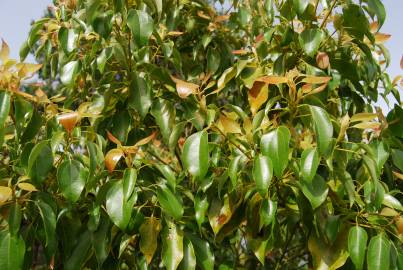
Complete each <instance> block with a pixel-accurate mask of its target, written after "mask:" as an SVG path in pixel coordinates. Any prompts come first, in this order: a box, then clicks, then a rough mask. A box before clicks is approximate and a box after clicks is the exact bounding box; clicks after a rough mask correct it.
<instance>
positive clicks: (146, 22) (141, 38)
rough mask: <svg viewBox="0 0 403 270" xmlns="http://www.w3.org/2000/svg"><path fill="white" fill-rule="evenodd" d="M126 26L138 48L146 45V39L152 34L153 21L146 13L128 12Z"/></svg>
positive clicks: (138, 11)
mask: <svg viewBox="0 0 403 270" xmlns="http://www.w3.org/2000/svg"><path fill="white" fill-rule="evenodd" d="M127 25H128V26H129V28H130V30H131V31H132V34H133V37H134V40H135V41H136V43H137V45H138V46H139V47H142V46H144V45H147V44H148V39H149V38H150V36H151V34H152V33H153V28H154V20H153V18H151V16H150V15H148V13H147V12H145V11H141V10H133V9H132V10H130V11H129V14H128V16H127Z"/></svg>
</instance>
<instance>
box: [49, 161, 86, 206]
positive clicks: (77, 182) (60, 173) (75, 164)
mask: <svg viewBox="0 0 403 270" xmlns="http://www.w3.org/2000/svg"><path fill="white" fill-rule="evenodd" d="M87 177H88V170H87V169H86V168H84V166H83V165H82V164H81V163H80V162H79V161H77V160H70V159H69V160H66V161H64V162H63V163H62V164H60V166H59V168H58V170H57V181H58V184H59V188H60V191H61V192H62V194H63V196H64V197H65V198H66V199H68V200H70V201H72V202H76V201H77V200H78V199H79V198H80V195H81V192H82V191H83V189H84V186H85V182H86V179H87Z"/></svg>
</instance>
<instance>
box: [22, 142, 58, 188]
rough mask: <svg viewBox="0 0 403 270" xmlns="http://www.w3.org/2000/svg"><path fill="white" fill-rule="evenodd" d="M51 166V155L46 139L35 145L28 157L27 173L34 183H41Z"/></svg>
mask: <svg viewBox="0 0 403 270" xmlns="http://www.w3.org/2000/svg"><path fill="white" fill-rule="evenodd" d="M52 168H53V155H52V149H51V148H50V146H49V144H48V142H47V141H42V142H40V143H39V144H37V145H35V146H34V148H33V149H32V151H31V154H30V155H29V159H28V174H29V176H30V177H31V180H32V181H33V182H34V183H41V182H43V180H45V178H46V177H47V175H48V173H49V172H50V170H51V169H52Z"/></svg>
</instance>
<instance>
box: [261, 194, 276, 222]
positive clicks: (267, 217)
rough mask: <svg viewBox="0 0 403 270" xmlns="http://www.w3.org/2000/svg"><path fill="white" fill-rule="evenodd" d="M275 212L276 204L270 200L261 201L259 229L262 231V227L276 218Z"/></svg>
mask: <svg viewBox="0 0 403 270" xmlns="http://www.w3.org/2000/svg"><path fill="white" fill-rule="evenodd" d="M276 212H277V202H274V201H272V200H270V199H263V201H262V205H261V206H260V210H259V217H260V221H259V228H260V229H262V228H263V227H264V226H267V225H270V224H271V223H272V222H273V221H274V219H275V218H276Z"/></svg>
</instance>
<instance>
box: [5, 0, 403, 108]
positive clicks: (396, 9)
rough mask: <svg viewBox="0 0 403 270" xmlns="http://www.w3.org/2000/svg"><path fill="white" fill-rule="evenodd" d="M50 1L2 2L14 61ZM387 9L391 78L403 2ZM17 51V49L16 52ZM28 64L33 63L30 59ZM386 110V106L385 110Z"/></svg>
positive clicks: (402, 48) (395, 71) (402, 36)
mask: <svg viewBox="0 0 403 270" xmlns="http://www.w3.org/2000/svg"><path fill="white" fill-rule="evenodd" d="M51 3H52V1H51V0H0V38H3V39H4V40H6V42H7V43H8V44H9V45H10V48H11V54H12V57H13V58H18V51H19V48H20V46H21V44H22V43H23V42H24V40H25V39H26V38H27V35H28V31H29V29H30V22H31V21H32V19H38V18H40V17H41V16H42V15H43V14H44V10H45V9H46V7H47V6H48V5H49V4H51ZM383 3H384V5H385V7H386V13H387V17H386V21H385V24H384V26H383V27H382V29H381V32H384V33H388V34H391V35H392V37H391V39H390V40H388V41H387V42H386V43H385V46H386V47H387V48H388V49H389V51H390V54H391V59H392V61H391V65H390V67H389V68H388V72H389V74H390V75H391V76H392V78H393V77H394V76H396V75H399V74H403V70H401V69H400V59H401V57H402V55H403V31H402V28H401V27H402V22H403V20H402V12H403V1H402V0H383ZM17 48H18V49H17ZM28 61H31V62H32V61H33V60H32V58H29V59H28ZM382 107H383V106H382Z"/></svg>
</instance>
